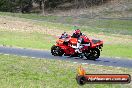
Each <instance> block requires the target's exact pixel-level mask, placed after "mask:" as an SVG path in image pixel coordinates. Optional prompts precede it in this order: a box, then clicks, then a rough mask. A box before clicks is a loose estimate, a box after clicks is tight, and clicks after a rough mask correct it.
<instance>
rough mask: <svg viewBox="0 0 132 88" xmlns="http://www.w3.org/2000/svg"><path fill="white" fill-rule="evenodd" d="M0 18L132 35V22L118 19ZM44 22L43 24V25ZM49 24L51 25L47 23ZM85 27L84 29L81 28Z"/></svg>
mask: <svg viewBox="0 0 132 88" xmlns="http://www.w3.org/2000/svg"><path fill="white" fill-rule="evenodd" d="M0 15H1V16H13V17H19V18H26V19H31V20H38V21H42V23H41V24H42V25H45V24H47V25H48V26H49V27H50V28H54V27H56V28H58V29H60V28H61V29H69V30H71V29H72V27H73V25H76V24H77V25H78V26H79V28H80V29H82V30H85V31H88V32H95V33H96V32H104V33H113V34H123V35H132V20H119V19H89V18H81V17H70V16H67V17H62V16H41V15H37V14H21V13H5V12H0ZM43 22H44V23H43ZM48 22H51V23H48ZM82 26H85V27H82Z"/></svg>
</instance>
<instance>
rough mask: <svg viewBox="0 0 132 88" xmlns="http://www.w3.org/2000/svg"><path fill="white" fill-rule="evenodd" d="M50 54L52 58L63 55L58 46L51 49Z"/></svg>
mask: <svg viewBox="0 0 132 88" xmlns="http://www.w3.org/2000/svg"><path fill="white" fill-rule="evenodd" d="M51 53H52V55H54V56H62V55H63V54H64V52H63V50H62V49H61V48H60V47H59V46H55V45H53V46H52V47H51Z"/></svg>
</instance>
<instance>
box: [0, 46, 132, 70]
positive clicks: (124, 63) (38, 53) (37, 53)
mask: <svg viewBox="0 0 132 88" xmlns="http://www.w3.org/2000/svg"><path fill="white" fill-rule="evenodd" d="M0 53H2V54H14V55H19V56H29V57H36V58H42V59H44V58H46V59H59V60H69V61H72V62H74V63H83V64H87V63H88V64H98V65H105V66H113V67H125V68H132V60H128V59H123V58H122V59H115V58H103V57H101V58H99V59H97V60H96V61H92V60H84V59H80V58H78V59H77V58H76V59H75V58H71V57H64V56H63V57H58V56H52V55H51V53H50V51H44V50H33V49H22V48H12V47H3V46H0Z"/></svg>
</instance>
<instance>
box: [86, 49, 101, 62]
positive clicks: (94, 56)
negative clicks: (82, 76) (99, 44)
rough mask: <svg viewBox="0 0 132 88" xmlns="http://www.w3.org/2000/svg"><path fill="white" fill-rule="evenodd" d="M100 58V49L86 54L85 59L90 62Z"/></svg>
mask: <svg viewBox="0 0 132 88" xmlns="http://www.w3.org/2000/svg"><path fill="white" fill-rule="evenodd" d="M99 56H100V50H99V49H98V48H95V49H92V50H90V51H88V52H86V53H85V57H86V58H87V59H89V60H96V59H98V58H99Z"/></svg>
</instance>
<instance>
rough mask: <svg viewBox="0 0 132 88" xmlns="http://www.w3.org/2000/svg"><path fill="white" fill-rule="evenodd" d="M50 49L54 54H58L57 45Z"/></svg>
mask: <svg viewBox="0 0 132 88" xmlns="http://www.w3.org/2000/svg"><path fill="white" fill-rule="evenodd" d="M52 51H53V54H54V55H58V54H59V52H58V47H56V48H55V49H53V50H52Z"/></svg>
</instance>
